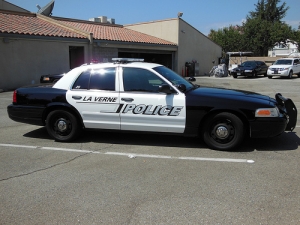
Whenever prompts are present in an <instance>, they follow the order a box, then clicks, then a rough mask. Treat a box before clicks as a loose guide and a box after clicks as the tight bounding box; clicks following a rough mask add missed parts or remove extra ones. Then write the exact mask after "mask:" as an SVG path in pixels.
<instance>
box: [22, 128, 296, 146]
mask: <svg viewBox="0 0 300 225" xmlns="http://www.w3.org/2000/svg"><path fill="white" fill-rule="evenodd" d="M23 136H24V137H28V138H38V139H47V140H53V139H52V138H51V137H50V136H49V135H48V133H47V130H46V128H45V127H41V128H38V129H36V130H32V131H30V132H28V133H26V134H24V135H23ZM89 142H94V143H107V144H121V145H144V146H153V147H154V146H160V147H179V148H207V145H206V144H205V143H204V142H203V141H202V140H200V139H199V138H196V137H184V136H174V135H167V134H163V135H162V134H152V133H123V132H117V131H101V130H91V129H87V130H85V131H83V132H82V134H81V136H80V137H79V138H78V139H77V140H75V141H73V143H89ZM299 146H300V138H299V137H298V135H297V134H296V133H295V132H288V133H283V134H281V135H279V136H277V137H273V138H248V139H245V141H244V142H243V143H242V145H241V146H239V147H238V148H237V149H235V150H233V151H232V152H252V151H291V150H297V149H298V147H299Z"/></svg>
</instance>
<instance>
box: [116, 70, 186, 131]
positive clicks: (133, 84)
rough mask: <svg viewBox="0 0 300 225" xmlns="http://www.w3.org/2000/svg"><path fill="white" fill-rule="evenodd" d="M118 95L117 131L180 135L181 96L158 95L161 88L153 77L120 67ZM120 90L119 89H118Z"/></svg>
mask: <svg viewBox="0 0 300 225" xmlns="http://www.w3.org/2000/svg"><path fill="white" fill-rule="evenodd" d="M120 82H121V84H122V83H123V91H121V92H120V108H119V110H118V111H119V112H120V117H121V130H134V131H154V132H171V133H183V132H184V128H185V117H186V107H185V95H184V94H183V93H173V94H165V93H159V92H158V87H159V85H161V84H164V83H165V81H163V80H162V79H161V78H160V77H158V76H157V75H156V74H155V73H153V72H151V71H149V70H146V69H141V68H130V67H123V73H122V79H121V80H120ZM121 86H122V85H121Z"/></svg>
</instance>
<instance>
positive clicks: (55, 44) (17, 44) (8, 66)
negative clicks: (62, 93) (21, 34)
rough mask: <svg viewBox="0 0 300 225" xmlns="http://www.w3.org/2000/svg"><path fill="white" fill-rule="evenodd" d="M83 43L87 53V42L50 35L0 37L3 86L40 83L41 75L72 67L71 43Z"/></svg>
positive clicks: (4, 88) (12, 87)
mask: <svg viewBox="0 0 300 225" xmlns="http://www.w3.org/2000/svg"><path fill="white" fill-rule="evenodd" d="M76 45H77V46H83V47H84V55H85V57H87V56H88V51H89V50H88V44H86V43H81V42H78V43H76V42H74V41H73V42H68V41H57V40H47V39H45V38H44V39H25V38H12V37H0V49H1V56H2V57H3V56H5V57H3V58H2V59H1V60H0V68H1V73H0V89H3V90H13V89H15V88H18V87H20V86H25V85H30V84H37V83H39V82H40V76H41V75H45V74H59V73H65V72H68V71H69V70H70V61H69V59H70V58H69V57H70V55H69V49H70V48H69V47H70V46H76Z"/></svg>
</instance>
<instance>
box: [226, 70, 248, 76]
mask: <svg viewBox="0 0 300 225" xmlns="http://www.w3.org/2000/svg"><path fill="white" fill-rule="evenodd" d="M231 75H235V76H253V72H252V70H251V71H249V72H248V71H247V72H246V71H238V72H236V71H234V72H231Z"/></svg>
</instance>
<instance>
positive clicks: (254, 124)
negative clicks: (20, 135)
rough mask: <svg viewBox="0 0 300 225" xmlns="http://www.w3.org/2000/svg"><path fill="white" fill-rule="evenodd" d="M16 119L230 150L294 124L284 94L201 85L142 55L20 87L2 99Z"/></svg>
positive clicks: (63, 132)
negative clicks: (8, 100) (194, 140)
mask: <svg viewBox="0 0 300 225" xmlns="http://www.w3.org/2000/svg"><path fill="white" fill-rule="evenodd" d="M7 110H8V115H9V117H10V118H11V119H12V120H14V121H17V122H23V123H28V124H34V125H41V126H46V128H47V131H48V133H49V135H50V136H52V137H53V138H54V139H55V140H56V141H64V142H68V141H72V140H74V139H75V138H77V137H78V136H79V134H80V133H81V131H82V130H83V129H86V128H96V129H104V130H106V129H109V130H117V131H137V132H156V133H168V134H170V133H172V134H180V135H187V136H200V137H201V138H203V140H204V142H205V143H206V144H207V145H208V146H209V147H210V148H212V149H218V150H230V149H234V148H236V147H237V146H239V145H240V144H241V143H242V141H243V139H244V138H245V137H256V138H257V137H273V136H277V135H280V134H281V133H283V132H285V131H292V130H293V129H294V128H295V126H296V121H297V109H296V107H295V105H294V103H293V101H292V100H291V99H288V98H284V97H283V96H282V95H281V94H279V93H278V94H276V96H275V99H273V98H270V97H268V96H264V95H260V94H257V93H252V92H247V91H237V90H227V89H218V88H209V87H201V86H198V85H194V84H192V83H191V82H189V81H188V80H186V79H184V78H183V77H181V76H180V75H178V74H176V73H175V72H174V71H172V70H170V69H168V68H167V67H164V66H162V65H159V64H154V63H145V62H143V60H141V59H125V58H115V59H113V62H111V63H99V64H91V65H83V66H80V67H77V68H75V69H73V70H71V71H70V72H68V73H67V74H65V75H64V76H63V77H62V78H61V79H60V80H59V81H58V82H57V83H55V84H54V85H53V86H52V87H51V86H50V87H23V88H18V89H17V90H15V91H14V94H13V103H12V104H11V105H9V106H8V107H7Z"/></svg>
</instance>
